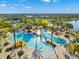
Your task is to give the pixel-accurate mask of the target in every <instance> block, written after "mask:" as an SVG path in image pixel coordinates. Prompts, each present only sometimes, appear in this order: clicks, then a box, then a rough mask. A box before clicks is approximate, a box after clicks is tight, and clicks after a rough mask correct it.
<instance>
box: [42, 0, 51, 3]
mask: <svg viewBox="0 0 79 59" xmlns="http://www.w3.org/2000/svg"><path fill="white" fill-rule="evenodd" d="M42 1H43V2H47V3H48V2H51V0H42Z"/></svg>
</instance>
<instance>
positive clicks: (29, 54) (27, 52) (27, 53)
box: [0, 41, 66, 59]
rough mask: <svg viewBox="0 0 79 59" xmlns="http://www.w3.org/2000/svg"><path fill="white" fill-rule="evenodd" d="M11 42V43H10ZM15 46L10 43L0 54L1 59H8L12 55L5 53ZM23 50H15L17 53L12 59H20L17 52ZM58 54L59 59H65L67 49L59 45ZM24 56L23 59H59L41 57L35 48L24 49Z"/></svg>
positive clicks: (27, 47)
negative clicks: (7, 49)
mask: <svg viewBox="0 0 79 59" xmlns="http://www.w3.org/2000/svg"><path fill="white" fill-rule="evenodd" d="M9 42H10V41H9ZM12 45H13V42H10V44H9V45H8V46H6V47H3V49H2V53H0V59H6V56H7V55H10V53H11V51H10V52H5V50H6V48H8V47H11V46H12ZM20 50H21V48H18V49H15V51H14V52H13V53H12V55H11V56H12V59H19V57H18V56H17V52H18V51H20ZM55 50H56V53H57V55H58V57H59V59H64V54H65V52H66V51H65V49H64V48H63V47H62V46H59V45H57V46H56V48H55ZM23 51H24V55H23V56H22V57H21V59H24V58H28V59H35V58H36V59H57V57H56V55H54V56H50V57H45V56H42V55H40V53H39V52H38V51H36V49H34V48H30V47H29V46H25V47H23Z"/></svg>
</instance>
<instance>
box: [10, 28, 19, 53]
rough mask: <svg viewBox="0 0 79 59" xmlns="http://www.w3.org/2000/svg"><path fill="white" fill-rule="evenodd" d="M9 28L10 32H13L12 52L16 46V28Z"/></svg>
mask: <svg viewBox="0 0 79 59" xmlns="http://www.w3.org/2000/svg"><path fill="white" fill-rule="evenodd" d="M10 29H11V32H12V33H13V37H14V46H13V51H12V53H13V52H14V49H15V48H16V32H17V30H18V28H17V27H12V28H10ZM12 53H11V54H12Z"/></svg>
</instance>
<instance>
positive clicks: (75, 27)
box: [69, 20, 79, 31]
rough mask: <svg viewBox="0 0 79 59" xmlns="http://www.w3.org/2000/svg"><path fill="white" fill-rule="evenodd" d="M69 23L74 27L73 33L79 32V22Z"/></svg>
mask: <svg viewBox="0 0 79 59" xmlns="http://www.w3.org/2000/svg"><path fill="white" fill-rule="evenodd" d="M69 23H70V24H72V25H73V29H72V31H77V30H79V20H77V21H69Z"/></svg>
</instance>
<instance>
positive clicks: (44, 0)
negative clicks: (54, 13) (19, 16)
mask: <svg viewBox="0 0 79 59" xmlns="http://www.w3.org/2000/svg"><path fill="white" fill-rule="evenodd" d="M41 1H43V2H47V3H49V2H54V3H55V2H59V1H60V0H41Z"/></svg>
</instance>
